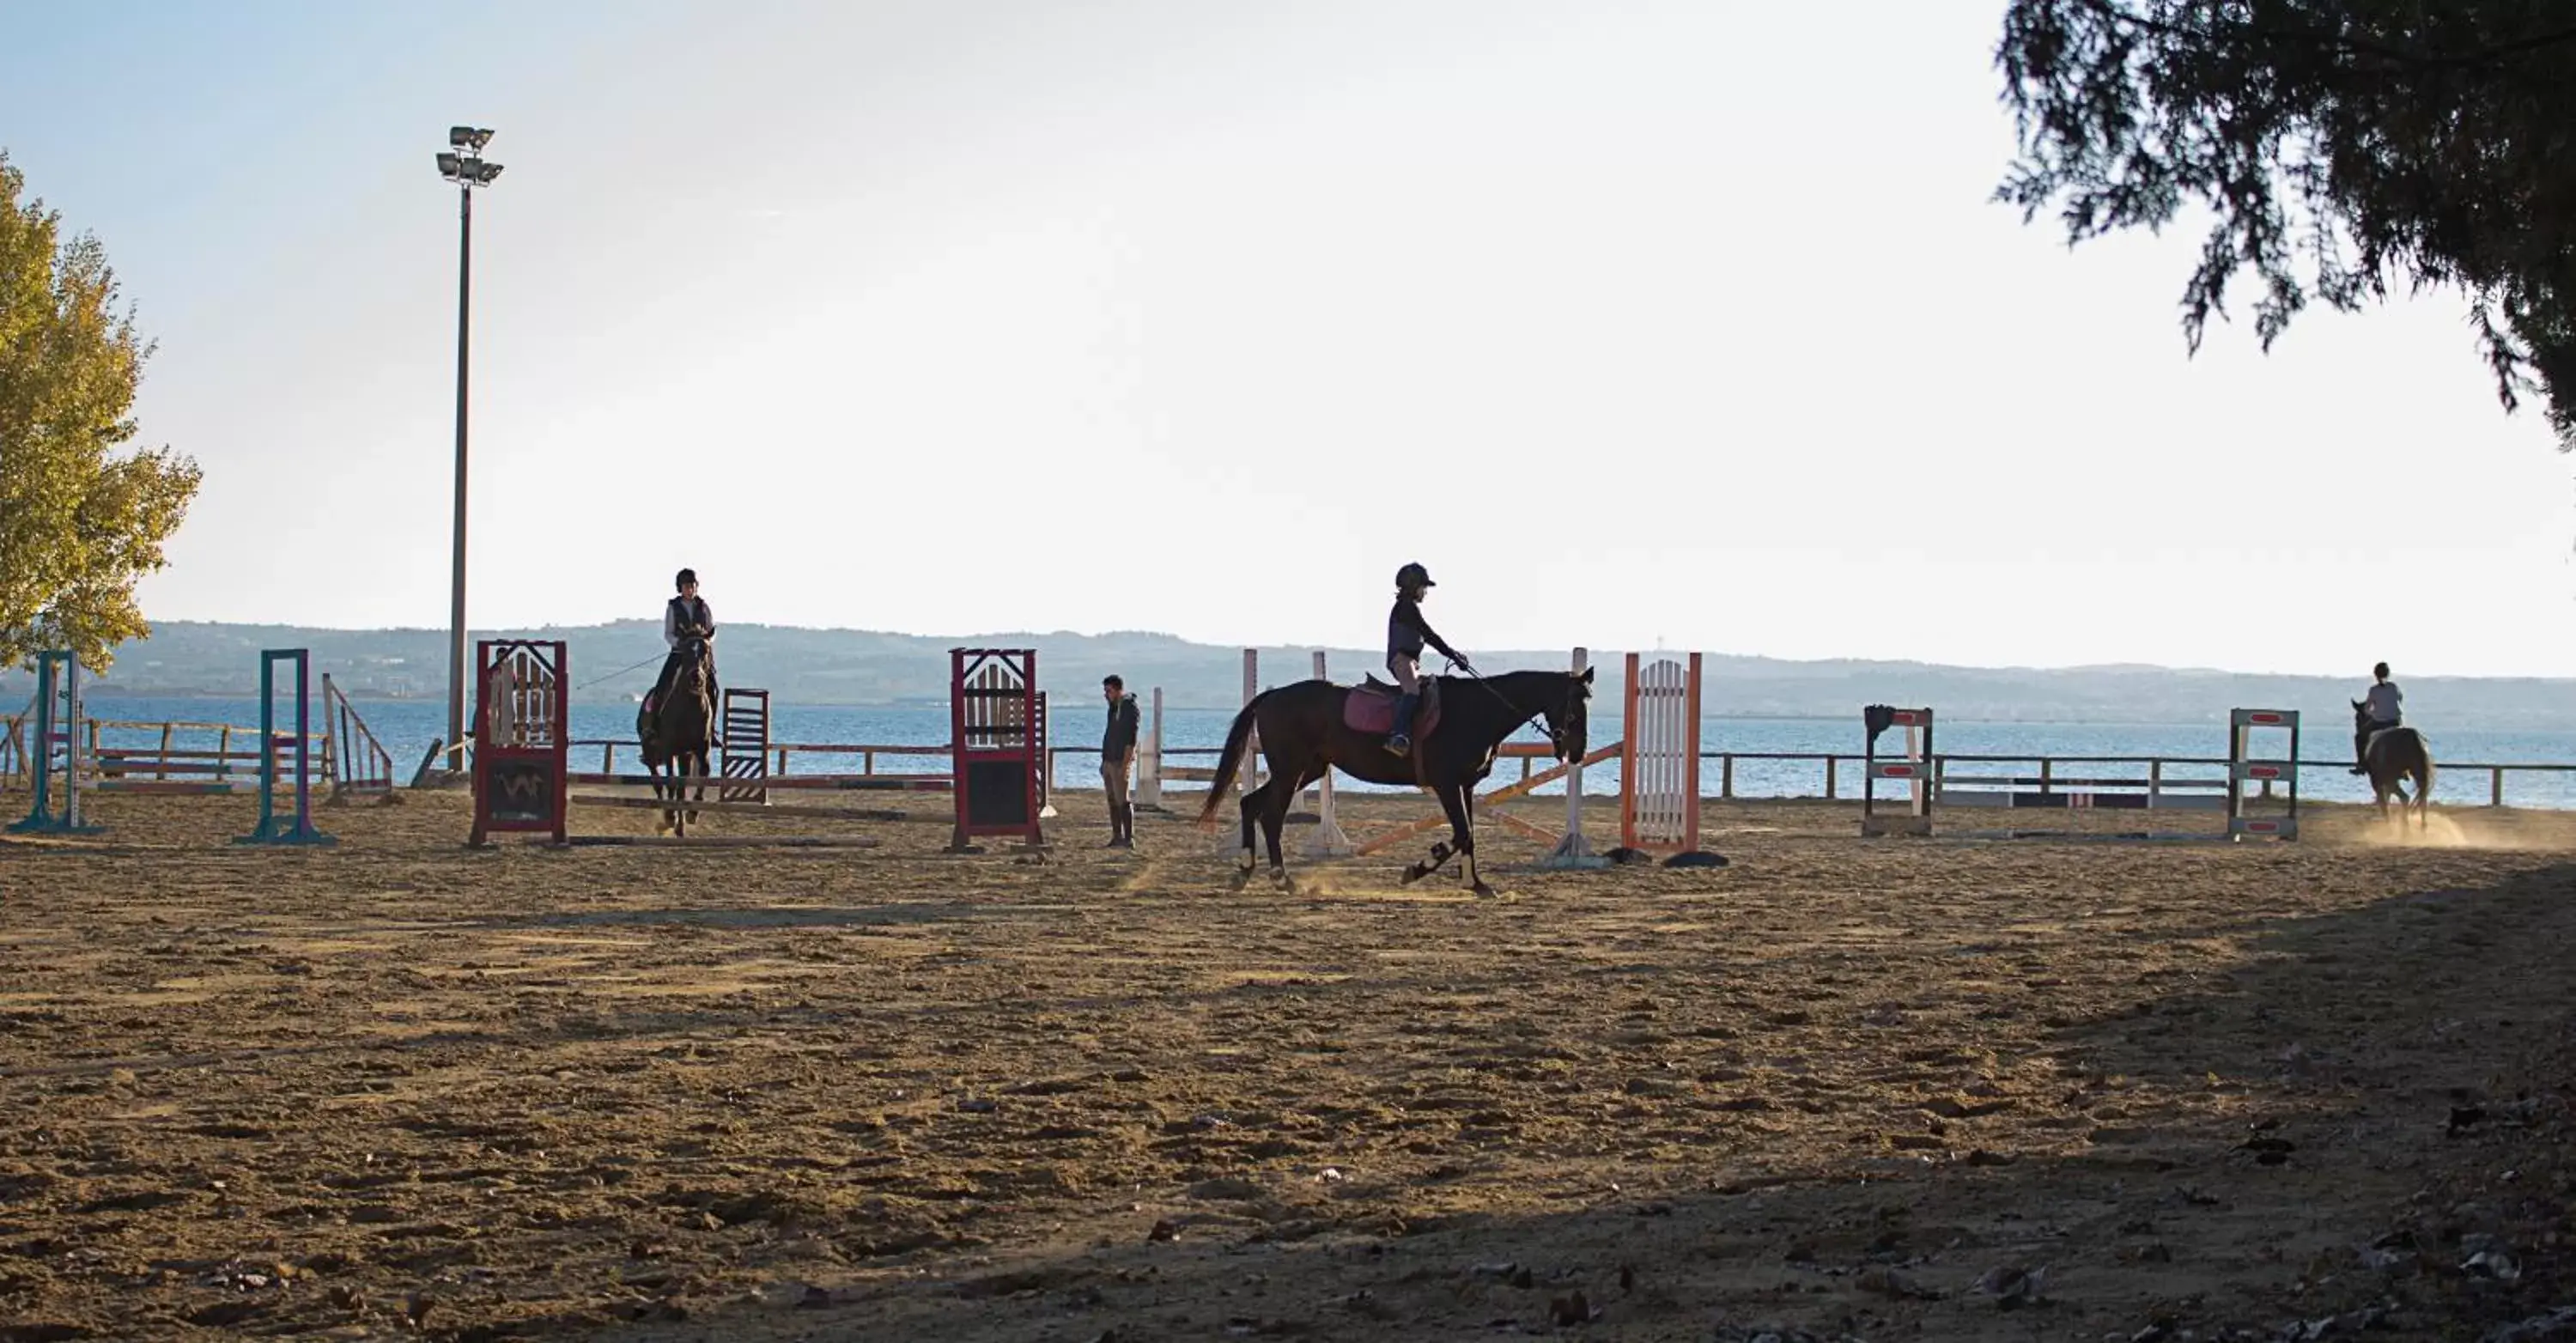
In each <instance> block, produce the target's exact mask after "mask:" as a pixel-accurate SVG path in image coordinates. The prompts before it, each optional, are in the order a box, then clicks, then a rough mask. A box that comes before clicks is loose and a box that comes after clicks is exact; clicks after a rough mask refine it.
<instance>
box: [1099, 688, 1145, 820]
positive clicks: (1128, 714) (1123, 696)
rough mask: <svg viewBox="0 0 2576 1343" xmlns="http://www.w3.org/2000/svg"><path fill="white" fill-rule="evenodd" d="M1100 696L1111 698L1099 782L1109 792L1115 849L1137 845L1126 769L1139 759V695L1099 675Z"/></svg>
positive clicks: (1106, 698)
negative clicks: (1137, 702) (1137, 718)
mask: <svg viewBox="0 0 2576 1343" xmlns="http://www.w3.org/2000/svg"><path fill="white" fill-rule="evenodd" d="M1100 697H1101V698H1102V699H1105V700H1107V701H1109V726H1108V727H1107V729H1105V730H1104V731H1103V732H1102V733H1101V734H1100V786H1101V788H1102V789H1103V790H1104V791H1106V792H1107V793H1108V794H1109V843H1108V844H1107V845H1106V846H1105V847H1108V848H1112V849H1132V848H1135V847H1136V804H1134V803H1132V802H1129V801H1128V800H1127V772H1128V769H1129V767H1130V766H1132V765H1134V764H1135V763H1136V697H1135V696H1134V695H1130V694H1128V693H1127V682H1126V681H1125V680H1123V679H1121V678H1119V677H1116V676H1104V677H1102V678H1101V679H1100Z"/></svg>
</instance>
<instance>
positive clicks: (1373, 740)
mask: <svg viewBox="0 0 2576 1343" xmlns="http://www.w3.org/2000/svg"><path fill="white" fill-rule="evenodd" d="M1435 679H1437V680H1438V681H1439V683H1440V685H1439V695H1440V704H1441V710H1440V721H1439V724H1438V726H1437V728H1436V730H1434V731H1433V732H1432V734H1431V735H1430V736H1429V737H1427V738H1423V739H1420V740H1417V741H1415V742H1414V744H1413V753H1412V755H1411V756H1409V757H1406V756H1397V755H1393V754H1390V753H1389V752H1388V751H1387V749H1386V735H1385V734H1384V733H1362V732H1355V731H1353V730H1352V729H1351V728H1349V727H1348V726H1346V725H1345V724H1344V722H1343V718H1342V707H1343V701H1345V700H1346V699H1348V698H1349V697H1350V695H1351V693H1352V692H1351V691H1350V690H1349V689H1348V688H1347V687H1344V686H1337V685H1334V684H1333V683H1332V682H1330V681H1299V682H1296V683H1295V684H1293V685H1284V686H1280V687H1278V688H1276V689H1273V690H1266V691H1263V692H1262V693H1261V694H1260V695H1258V696H1256V697H1254V699H1253V701H1252V702H1251V703H1250V704H1247V705H1245V706H1243V712H1242V713H1240V714H1238V715H1236V716H1235V720H1234V726H1233V728H1232V729H1230V730H1229V731H1227V733H1226V734H1225V757H1224V759H1222V760H1220V761H1219V762H1218V763H1217V770H1216V778H1215V780H1214V781H1213V782H1212V783H1211V784H1210V785H1209V791H1208V800H1207V805H1206V806H1205V807H1203V808H1201V809H1200V811H1199V822H1200V824H1202V825H1207V824H1212V823H1213V822H1214V820H1215V818H1216V814H1217V808H1218V807H1219V806H1220V805H1222V804H1223V803H1224V801H1225V794H1226V790H1227V789H1229V788H1231V787H1233V786H1234V778H1235V773H1236V771H1237V770H1239V769H1240V768H1241V766H1242V762H1243V757H1244V754H1245V752H1244V741H1245V739H1246V738H1248V737H1250V736H1251V735H1252V732H1253V730H1254V729H1255V728H1259V729H1260V732H1261V754H1262V757H1263V758H1264V759H1265V760H1267V761H1268V762H1269V765H1270V780H1269V782H1267V783H1264V784H1263V785H1261V786H1260V787H1259V788H1255V789H1253V790H1252V791H1251V792H1249V793H1247V794H1245V795H1244V798H1243V869H1242V873H1241V875H1240V876H1239V877H1238V878H1237V879H1236V883H1235V884H1236V885H1237V886H1241V885H1242V884H1243V883H1244V882H1246V881H1249V880H1250V879H1251V877H1252V873H1253V869H1254V863H1255V856H1254V851H1253V844H1252V827H1253V823H1254V822H1255V821H1258V822H1259V823H1260V825H1261V835H1262V838H1263V840H1265V841H1266V842H1267V843H1268V845H1269V848H1270V875H1271V878H1272V879H1273V880H1275V881H1277V882H1278V883H1279V884H1280V885H1281V886H1283V887H1289V888H1291V889H1293V888H1294V887H1293V883H1291V882H1290V881H1289V879H1288V865H1287V863H1286V862H1285V861H1284V860H1282V859H1281V858H1280V856H1279V827H1280V825H1281V823H1282V822H1284V821H1285V820H1286V819H1287V815H1288V807H1289V804H1290V803H1292V802H1294V801H1295V800H1296V797H1297V794H1298V793H1299V792H1301V791H1303V790H1304V789H1305V787H1306V786H1307V785H1308V784H1311V783H1313V782H1315V781H1316V780H1317V779H1320V778H1322V777H1324V772H1325V771H1326V770H1330V769H1339V770H1341V771H1342V772H1343V773H1344V774H1347V775H1350V776H1351V777H1352V778H1354V779H1359V780H1361V781H1363V782H1366V783H1385V784H1411V785H1416V786H1419V787H1423V788H1428V789H1430V790H1431V793H1432V795H1433V796H1434V797H1437V798H1439V799H1440V809H1441V810H1442V811H1444V812H1446V813H1447V814H1448V818H1449V839H1448V841H1447V842H1446V843H1440V844H1434V845H1432V846H1431V854H1430V856H1429V857H1427V858H1425V859H1423V860H1422V861H1421V862H1418V863H1415V864H1414V865H1412V866H1411V867H1408V868H1406V869H1405V870H1404V878H1403V879H1404V881H1405V882H1407V883H1411V882H1415V881H1419V880H1421V879H1422V878H1424V877H1427V876H1429V875H1431V874H1432V873H1434V872H1437V871H1439V870H1440V869H1441V868H1442V867H1444V866H1447V865H1448V862H1449V860H1450V859H1451V858H1452V857H1455V858H1457V859H1458V860H1459V864H1460V869H1461V871H1462V873H1463V874H1464V876H1465V877H1466V882H1467V886H1468V888H1469V889H1470V890H1473V891H1474V892H1476V894H1478V895H1491V894H1493V893H1494V892H1493V888H1492V887H1490V886H1487V885H1486V884H1485V880H1484V878H1483V877H1481V876H1479V875H1477V873H1476V832H1475V815H1474V807H1475V788H1476V785H1477V784H1479V783H1482V782H1483V781H1484V779H1485V776H1486V775H1487V774H1489V773H1491V772H1492V771H1493V768H1494V748H1495V747H1497V746H1500V745H1501V744H1502V742H1503V739H1504V738H1505V737H1508V736H1510V735H1512V733H1513V732H1514V731H1516V730H1517V729H1518V728H1519V727H1520V726H1521V724H1523V723H1526V722H1528V721H1530V720H1531V719H1533V718H1535V719H1539V720H1542V722H1543V724H1544V726H1545V727H1546V729H1547V737H1548V742H1549V745H1550V747H1551V748H1552V749H1553V751H1554V752H1555V755H1556V758H1557V759H1559V760H1580V759H1582V758H1583V754H1584V749H1585V735H1584V734H1585V730H1586V729H1585V724H1584V714H1585V705H1586V703H1587V702H1588V701H1589V700H1590V699H1591V698H1592V673H1591V672H1589V671H1586V672H1584V673H1583V674H1582V675H1580V676H1577V675H1575V674H1573V673H1572V672H1559V671H1521V672H1505V673H1503V674H1502V675H1499V676H1490V677H1468V676H1443V677H1438V678H1435Z"/></svg>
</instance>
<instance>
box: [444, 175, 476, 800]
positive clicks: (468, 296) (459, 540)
mask: <svg viewBox="0 0 2576 1343" xmlns="http://www.w3.org/2000/svg"><path fill="white" fill-rule="evenodd" d="M473 309H474V180H473V179H472V178H471V177H466V178H462V179H460V180H459V181H458V182H457V185H456V545H455V557H454V558H455V566H454V569H453V571H452V572H451V574H450V575H449V581H448V609H447V746H448V749H449V750H450V751H454V750H457V749H459V748H461V747H462V746H463V745H464V744H465V687H466V685H467V684H468V683H469V677H470V675H471V672H472V668H470V667H469V666H467V665H466V658H465V652H466V650H465V425H466V406H467V398H466V368H467V355H468V352H469V350H470V348H471V346H470V339H471V337H470V331H471V327H470V320H471V317H472V314H473ZM454 758H455V759H456V760H457V762H458V764H460V765H461V764H462V763H463V758H462V757H454Z"/></svg>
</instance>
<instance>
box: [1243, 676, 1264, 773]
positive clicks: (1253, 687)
mask: <svg viewBox="0 0 2576 1343" xmlns="http://www.w3.org/2000/svg"><path fill="white" fill-rule="evenodd" d="M1260 693H1261V650H1260V649H1258V648H1247V649H1245V650H1243V702H1244V704H1245V705H1246V706H1247V707H1249V706H1250V705H1251V703H1252V700H1253V697H1254V696H1256V695H1259V694H1260ZM1241 777H1242V781H1243V791H1245V792H1246V793H1249V792H1251V791H1252V790H1253V789H1256V788H1259V787H1260V786H1261V730H1260V729H1259V728H1255V729H1253V731H1252V735H1250V736H1248V737H1245V738H1244V739H1243V773H1242V776H1241Z"/></svg>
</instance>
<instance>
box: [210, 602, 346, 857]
mask: <svg viewBox="0 0 2576 1343" xmlns="http://www.w3.org/2000/svg"><path fill="white" fill-rule="evenodd" d="M280 662H291V663H293V664H295V814H294V815H292V816H285V815H280V814H279V813H278V810H277V693H276V692H277V676H276V671H277V664H278V663H280ZM306 668H307V661H306V656H305V650H304V649H301V648H287V649H276V648H271V649H264V650H262V651H261V652H260V655H259V742H260V751H259V825H258V827H257V828H255V829H253V830H252V831H251V832H250V833H249V834H247V835H244V836H242V837H241V838H239V839H236V840H234V841H233V843H235V844H272V845H302V846H306V847H310V848H330V847H332V846H333V845H336V844H338V843H339V842H340V841H339V840H337V839H334V838H332V837H331V836H329V835H326V834H323V833H322V832H321V831H319V830H316V829H314V828H313V776H312V756H311V751H312V745H313V735H312V733H311V732H310V731H309V730H308V729H309V728H310V727H311V725H312V724H311V719H310V716H309V706H308V704H307V700H308V697H309V695H310V687H309V686H308V685H307V684H306V679H305V673H306Z"/></svg>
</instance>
